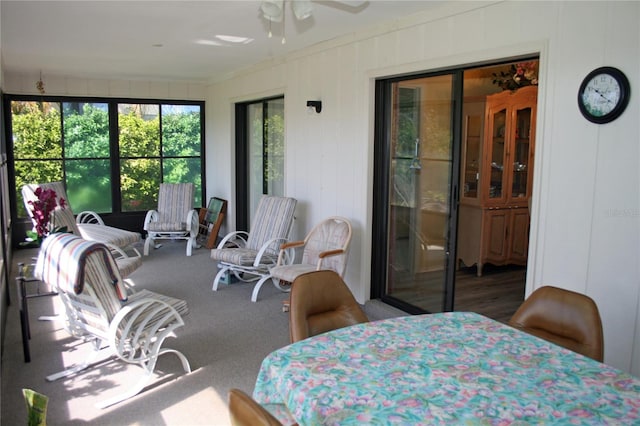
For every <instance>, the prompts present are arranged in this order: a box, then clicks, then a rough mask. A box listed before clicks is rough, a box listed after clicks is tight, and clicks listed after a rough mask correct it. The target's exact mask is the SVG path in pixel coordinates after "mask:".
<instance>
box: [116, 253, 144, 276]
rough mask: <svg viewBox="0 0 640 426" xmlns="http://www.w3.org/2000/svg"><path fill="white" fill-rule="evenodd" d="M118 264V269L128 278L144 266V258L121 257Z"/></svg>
mask: <svg viewBox="0 0 640 426" xmlns="http://www.w3.org/2000/svg"><path fill="white" fill-rule="evenodd" d="M116 265H117V266H118V271H120V276H121V277H122V278H126V277H128V276H129V275H131V274H132V273H133V271H135V270H136V269H138V268H139V267H140V266H142V258H141V257H140V256H131V257H120V258H118V259H116Z"/></svg>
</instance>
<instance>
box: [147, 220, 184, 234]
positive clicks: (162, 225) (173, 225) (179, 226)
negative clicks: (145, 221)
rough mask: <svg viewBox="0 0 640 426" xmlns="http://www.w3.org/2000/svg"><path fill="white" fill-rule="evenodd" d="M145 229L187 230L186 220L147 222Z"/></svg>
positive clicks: (155, 230)
mask: <svg viewBox="0 0 640 426" xmlns="http://www.w3.org/2000/svg"><path fill="white" fill-rule="evenodd" d="M147 231H151V232H187V223H186V222H149V225H148V226H147Z"/></svg>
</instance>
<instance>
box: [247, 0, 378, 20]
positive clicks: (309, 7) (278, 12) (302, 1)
mask: <svg viewBox="0 0 640 426" xmlns="http://www.w3.org/2000/svg"><path fill="white" fill-rule="evenodd" d="M288 2H289V3H291V9H292V10H293V15H294V16H295V17H296V19H298V20H300V21H301V20H304V19H307V18H309V17H311V15H312V14H313V4H312V1H311V0H289V1H288ZM285 3H286V1H285V0H262V2H261V3H260V11H261V12H262V16H263V17H264V18H265V19H267V20H268V21H270V22H282V20H283V18H284V6H285ZM313 3H318V4H323V5H325V6H331V4H332V3H338V4H340V5H344V6H347V7H349V8H354V9H355V8H359V7H361V6H362V5H364V4H365V3H368V1H366V0H359V1H351V0H335V1H331V2H329V1H318V2H313Z"/></svg>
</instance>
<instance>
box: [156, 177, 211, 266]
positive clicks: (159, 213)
mask: <svg viewBox="0 0 640 426" xmlns="http://www.w3.org/2000/svg"><path fill="white" fill-rule="evenodd" d="M193 190H194V188H193V183H161V184H160V191H159V193H158V209H157V210H149V211H148V212H147V216H146V217H145V219H144V230H145V231H147V239H146V240H145V242H144V255H145V256H147V255H148V254H149V247H150V246H151V244H154V248H155V247H159V246H155V243H154V241H155V240H187V256H191V249H192V248H198V247H200V246H199V245H198V243H197V237H198V229H199V227H200V221H199V218H198V212H196V211H195V209H194V208H193Z"/></svg>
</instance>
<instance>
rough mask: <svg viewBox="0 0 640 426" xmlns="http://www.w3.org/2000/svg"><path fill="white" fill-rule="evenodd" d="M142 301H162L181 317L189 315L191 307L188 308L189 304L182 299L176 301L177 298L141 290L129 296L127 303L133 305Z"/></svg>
mask: <svg viewBox="0 0 640 426" xmlns="http://www.w3.org/2000/svg"><path fill="white" fill-rule="evenodd" d="M141 299H155V300H161V301H163V302H165V303H167V304H168V305H169V306H171V307H172V308H173V309H175V310H176V311H178V313H179V314H180V316H185V315H187V314H188V313H189V307H188V306H187V302H186V301H185V300H182V299H176V298H175V297H171V296H165V295H164V294H160V293H155V292H153V291H149V290H140V291H138V292H136V293H133V294H131V295H130V296H129V300H128V302H127V303H133V302H135V301H137V300H141Z"/></svg>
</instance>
